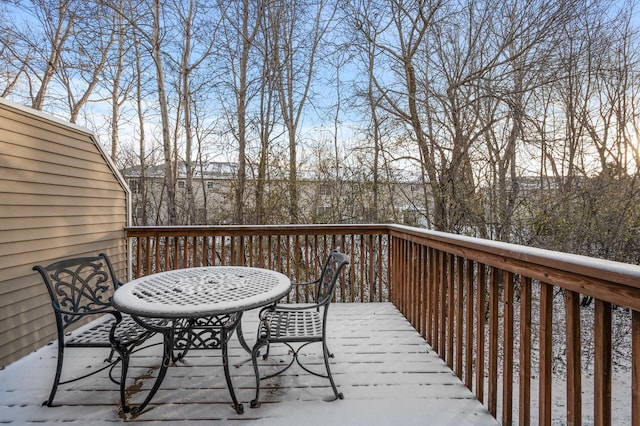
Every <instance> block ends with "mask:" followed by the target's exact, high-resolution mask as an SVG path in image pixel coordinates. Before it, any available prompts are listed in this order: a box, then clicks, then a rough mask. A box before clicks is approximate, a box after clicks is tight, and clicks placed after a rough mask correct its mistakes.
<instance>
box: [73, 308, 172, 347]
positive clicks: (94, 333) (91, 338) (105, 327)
mask: <svg viewBox="0 0 640 426" xmlns="http://www.w3.org/2000/svg"><path fill="white" fill-rule="evenodd" d="M115 321H116V319H115V317H114V316H112V315H105V316H104V319H103V321H100V322H98V323H97V324H95V325H93V326H92V327H90V328H87V329H86V330H83V331H81V332H80V333H77V334H72V335H71V336H70V338H69V339H68V340H67V343H66V346H68V347H79V348H81V347H104V348H110V347H111V342H110V340H109V333H111V328H112V327H113V323H114V322H115ZM165 323H166V321H164V320H157V325H159V326H162V325H164V324H165ZM154 333H155V332H153V331H150V330H148V329H146V328H144V327H142V326H141V325H140V324H138V323H137V322H136V321H135V320H134V319H133V318H132V317H131V316H130V315H126V314H123V315H122V321H121V322H120V324H118V326H117V327H116V330H115V335H114V336H115V338H116V340H117V341H118V342H120V343H121V344H122V345H126V346H128V345H130V344H132V343H136V342H141V341H144V340H146V339H148V338H149V337H150V336H152V335H153V334H154Z"/></svg>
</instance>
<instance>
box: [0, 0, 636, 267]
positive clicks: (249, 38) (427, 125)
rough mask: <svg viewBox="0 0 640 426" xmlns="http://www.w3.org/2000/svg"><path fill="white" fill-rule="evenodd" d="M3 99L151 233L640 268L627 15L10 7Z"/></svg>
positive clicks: (535, 4)
mask: <svg viewBox="0 0 640 426" xmlns="http://www.w3.org/2000/svg"><path fill="white" fill-rule="evenodd" d="M0 13H1V14H2V15H3V17H4V19H2V20H0V94H1V95H2V96H3V97H6V98H8V99H11V100H14V101H16V102H19V103H22V104H26V105H29V106H32V107H33V108H36V109H42V110H46V111H48V112H52V113H54V114H57V115H59V116H62V117H64V118H65V119H68V120H70V121H72V122H74V123H78V124H81V125H83V126H87V127H89V128H91V129H93V130H95V132H96V133H97V134H98V135H99V137H100V140H101V141H102V142H103V143H104V144H105V145H108V149H109V152H111V153H112V156H113V157H114V159H115V160H116V162H117V163H118V164H119V166H120V167H121V169H122V170H123V173H124V174H125V176H127V177H128V178H129V179H130V182H131V184H132V189H133V192H134V195H135V197H134V202H135V214H134V218H135V221H136V224H141V225H153V224H158V225H161V224H168V225H173V224H205V223H236V224H265V223H317V222H331V223H340V222H386V221H391V222H399V223H409V224H418V225H423V226H428V227H430V228H433V229H437V230H442V231H449V232H454V233H464V234H468V235H476V236H481V237H487V238H492V239H498V240H503V241H510V242H516V243H522V244H527V245H534V246H539V247H544V248H552V249H555V250H560V251H568V252H576V253H582V254H587V255H593V256H598V257H606V258H610V259H614V260H622V261H626V262H632V263H637V262H638V260H640V238H639V237H640V235H638V233H639V229H640V211H639V210H640V209H639V208H638V206H639V205H640V186H639V185H640V182H638V176H639V174H638V168H639V167H640V146H639V142H638V139H639V132H640V90H638V89H639V88H640V63H639V62H638V55H639V52H640V49H638V47H639V46H638V34H637V30H638V18H637V12H636V9H635V4H634V2H633V1H630V2H627V1H622V2H618V1H616V2H613V1H600V2H586V1H564V2H556V1H547V0H532V1H526V2H522V1H516V0H514V1H506V2H505V1H497V0H495V1H494V0H487V1H484V2H472V1H459V2H444V1H440V0H419V1H404V0H384V1H383V0H379V1H359V0H349V1H332V0H322V1H317V0H315V1H309V0H294V1H286V2H285V1H282V0H258V1H248V0H237V1H231V2H226V1H215V2H212V1H203V0H187V1H162V2H161V1H159V0H117V1H100V0H92V1H85V0H83V1H80V0H55V1H54V0H23V1H8V0H4V1H2V2H0Z"/></svg>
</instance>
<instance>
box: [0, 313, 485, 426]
mask: <svg viewBox="0 0 640 426" xmlns="http://www.w3.org/2000/svg"><path fill="white" fill-rule="evenodd" d="M329 317H330V320H329V327H330V332H329V334H330V338H329V347H330V349H331V350H332V351H333V352H334V354H335V358H334V359H332V363H331V365H332V371H333V373H334V378H335V380H336V383H337V384H338V387H339V389H340V391H341V392H343V393H344V395H345V399H344V400H338V401H332V402H325V399H327V398H330V397H331V396H332V395H333V393H332V391H331V388H330V386H329V383H328V381H327V380H326V379H321V378H317V377H315V376H312V375H309V374H307V373H306V372H304V371H303V370H302V369H300V368H299V367H297V366H294V367H292V368H291V369H290V370H288V371H287V372H285V373H284V374H283V375H281V376H277V377H274V378H272V379H269V380H266V381H263V390H262V392H261V401H262V404H261V406H260V407H258V408H256V409H251V408H249V401H250V400H251V399H252V398H253V395H254V386H255V379H254V376H253V368H252V365H251V361H250V359H249V356H248V354H247V353H246V352H244V351H243V350H242V349H241V348H240V345H239V344H238V343H237V340H236V339H235V338H234V339H233V341H232V344H231V348H230V364H231V366H232V367H231V374H232V379H233V382H234V385H235V389H236V394H237V396H238V399H239V400H240V401H241V402H242V403H243V404H244V406H245V413H244V414H242V415H238V414H236V413H235V411H234V410H233V409H232V407H231V404H230V397H229V393H228V391H227V389H226V383H225V381H224V375H223V369H222V366H221V357H220V353H219V352H218V351H194V352H191V353H189V355H188V357H187V358H186V360H185V361H184V362H181V363H178V365H176V366H172V367H170V368H169V370H168V372H167V376H166V378H165V381H164V382H163V384H162V387H161V389H160V390H159V391H158V393H157V394H156V396H155V398H154V400H153V401H152V403H151V404H150V406H149V407H150V408H149V409H148V410H147V411H145V412H144V413H142V414H141V415H140V416H138V417H137V418H135V419H127V423H132V424H145V425H154V424H169V423H170V424H172V425H173V424H176V425H184V424H205V423H207V422H211V421H221V422H223V423H233V424H240V423H243V422H247V421H249V422H251V423H252V424H259V425H262V424H293V423H298V422H299V423H304V424H307V425H309V424H311V425H312V424H326V423H329V424H331V423H332V422H333V423H334V424H350V425H351V424H363V425H365V424H378V425H385V424H388V425H398V424H402V425H411V424H426V423H428V424H431V425H439V424H440V425H450V424H456V425H464V424H468V425H495V424H497V422H496V420H495V419H493V418H492V417H491V416H490V415H489V413H488V412H487V410H486V408H485V407H484V406H483V405H482V404H480V402H478V401H477V400H476V399H475V398H474V397H473V395H472V394H471V392H469V390H468V389H467V388H465V387H464V386H463V385H462V383H461V382H460V380H459V379H458V378H457V377H456V376H455V375H454V374H453V373H452V372H451V370H450V369H449V368H448V367H447V366H446V364H445V363H444V362H443V361H442V360H441V359H440V358H439V357H438V356H437V355H436V354H435V353H434V352H433V351H432V350H431V348H430V347H429V345H427V344H426V343H425V342H424V340H423V339H422V338H421V337H420V336H419V334H418V333H417V332H416V331H415V329H413V328H412V327H411V326H410V325H409V323H408V322H407V321H406V319H405V318H404V317H403V316H402V315H401V314H400V313H399V312H398V310H397V309H396V308H395V307H394V306H393V305H392V304H389V303H371V304H334V305H332V306H331V312H330V314H329ZM256 326H257V320H256V315H255V313H248V314H247V315H245V318H244V320H243V328H244V330H246V333H245V334H246V335H247V336H246V337H247V339H248V341H249V343H252V342H253V340H254V336H253V330H255V328H256ZM318 349H319V345H315V346H314V345H311V346H310V347H308V348H307V350H306V351H305V353H304V355H302V356H301V358H302V359H303V362H304V363H305V364H306V365H309V366H311V367H312V368H314V369H316V368H317V370H318V371H322V368H323V364H322V358H321V357H320V356H319V354H318ZM160 351H161V348H160V347H158V346H156V347H152V348H148V349H145V350H143V351H140V352H138V353H137V354H136V355H135V356H134V358H133V359H132V362H131V364H132V367H131V375H130V377H137V378H138V380H137V382H138V383H142V384H143V388H146V389H148V388H149V387H150V386H151V384H152V381H151V380H148V379H147V380H144V379H143V378H144V377H147V376H152V377H153V373H154V372H155V371H156V369H157V364H158V361H159V356H160ZM55 352H56V350H55V345H49V346H47V347H45V348H42V349H41V350H39V351H37V352H34V353H32V354H30V355H29V356H27V357H25V358H23V359H21V360H20V361H17V362H16V363H14V364H11V365H9V366H8V367H7V368H5V369H4V370H2V371H0V423H11V422H13V423H14V424H29V423H38V424H44V425H46V424H53V423H60V422H65V421H69V422H76V423H77V422H85V421H86V422H91V424H113V422H122V421H124V420H125V416H124V415H123V414H122V413H120V412H119V404H118V402H119V397H118V391H117V386H116V385H114V384H113V383H112V382H111V381H110V380H109V379H108V375H107V372H106V371H105V372H102V373H100V374H98V375H96V376H93V377H92V378H89V379H85V380H82V381H79V382H76V383H73V384H68V385H63V386H61V387H60V388H59V390H58V395H57V396H56V404H57V405H58V406H56V407H51V408H49V407H41V406H40V404H41V403H42V401H44V400H45V399H46V397H47V396H48V393H49V389H50V384H51V380H52V376H53V372H54V368H55V356H56V354H55ZM74 353H75V354H74ZM103 358H104V354H99V353H95V352H91V351H86V350H84V351H69V356H68V357H67V358H66V360H65V368H67V367H68V368H69V370H66V371H67V372H69V371H70V370H71V369H73V370H74V371H75V372H78V371H82V370H83V369H85V368H87V366H88V365H99V364H100V363H101V362H102V359H103ZM287 358H288V357H287V353H286V351H285V350H284V349H283V348H277V347H274V348H273V349H272V352H271V356H270V359H269V360H268V361H265V363H264V365H265V367H264V370H261V371H268V367H266V365H268V364H272V365H283V363H284V362H286V360H287ZM67 363H68V364H67ZM261 365H262V364H261ZM129 385H130V390H131V391H132V398H133V399H132V402H135V401H136V400H139V399H141V398H142V397H143V396H144V392H137V393H136V392H135V391H134V387H135V386H134V380H133V379H132V380H130V382H129Z"/></svg>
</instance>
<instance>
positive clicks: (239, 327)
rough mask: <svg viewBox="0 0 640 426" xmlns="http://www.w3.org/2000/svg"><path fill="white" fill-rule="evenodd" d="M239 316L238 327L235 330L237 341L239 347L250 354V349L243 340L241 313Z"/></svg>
mask: <svg viewBox="0 0 640 426" xmlns="http://www.w3.org/2000/svg"><path fill="white" fill-rule="evenodd" d="M239 316H240V319H239V320H238V327H237V329H236V333H238V341H239V342H240V346H242V348H243V349H244V350H245V351H247V353H251V348H250V347H249V345H248V344H247V341H246V340H245V339H244V333H243V332H242V312H240V314H239Z"/></svg>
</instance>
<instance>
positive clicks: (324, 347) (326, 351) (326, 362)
mask: <svg viewBox="0 0 640 426" xmlns="http://www.w3.org/2000/svg"><path fill="white" fill-rule="evenodd" d="M322 352H323V355H324V366H325V368H326V369H327V377H328V378H329V382H330V383H331V388H332V389H333V394H334V395H335V399H344V395H343V394H342V392H338V388H337V387H336V382H335V381H334V380H333V375H332V374H331V367H329V358H333V354H330V353H329V348H328V347H327V343H326V341H325V340H323V341H322Z"/></svg>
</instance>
